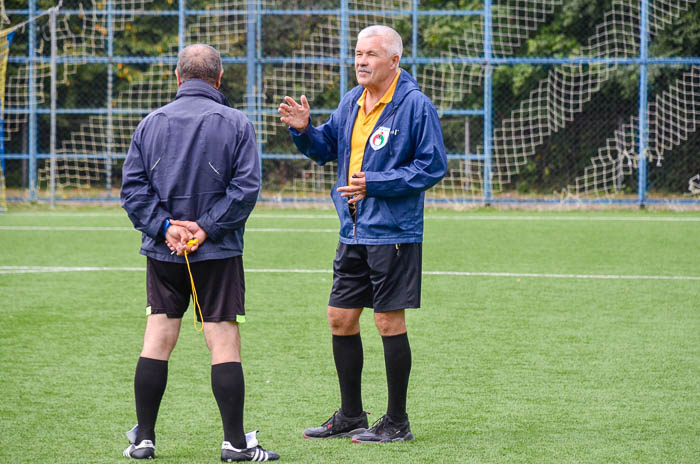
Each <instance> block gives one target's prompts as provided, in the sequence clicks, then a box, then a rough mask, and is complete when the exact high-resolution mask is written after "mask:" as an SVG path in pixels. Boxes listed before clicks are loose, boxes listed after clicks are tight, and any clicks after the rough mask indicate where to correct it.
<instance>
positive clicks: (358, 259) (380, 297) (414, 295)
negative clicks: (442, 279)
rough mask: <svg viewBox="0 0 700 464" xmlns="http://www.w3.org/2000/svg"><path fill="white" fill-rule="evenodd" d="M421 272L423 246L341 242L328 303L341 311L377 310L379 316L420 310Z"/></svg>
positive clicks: (334, 263)
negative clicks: (384, 313)
mask: <svg viewBox="0 0 700 464" xmlns="http://www.w3.org/2000/svg"><path fill="white" fill-rule="evenodd" d="M421 271H422V244H421V243H403V244H401V243H400V244H396V245H347V244H345V243H338V250H337V251H336V254H335V259H334V260H333V289H332V290H331V297H330V300H329V302H328V304H329V305H330V306H335V307H337V308H374V311H375V312H378V313H381V312H386V311H395V310H398V309H406V308H418V307H420V283H421Z"/></svg>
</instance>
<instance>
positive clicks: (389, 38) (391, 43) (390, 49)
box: [357, 25, 403, 58]
mask: <svg viewBox="0 0 700 464" xmlns="http://www.w3.org/2000/svg"><path fill="white" fill-rule="evenodd" d="M377 35H379V36H382V37H384V50H385V51H386V53H387V55H389V56H390V57H392V56H394V55H399V58H401V54H402V53H403V41H402V40H401V36H400V35H399V33H398V32H396V31H395V30H394V29H392V28H390V27H389V26H380V25H374V26H369V27H366V28H364V29H362V30H361V31H360V33H359V34H357V40H360V39H364V38H365V37H374V36H377Z"/></svg>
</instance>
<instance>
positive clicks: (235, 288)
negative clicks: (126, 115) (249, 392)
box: [121, 44, 279, 462]
mask: <svg viewBox="0 0 700 464" xmlns="http://www.w3.org/2000/svg"><path fill="white" fill-rule="evenodd" d="M223 72H224V70H223V66H222V63H221V57H220V55H219V52H218V51H216V50H215V49H214V48H212V47H210V46H208V45H203V44H197V45H191V46H189V47H187V48H185V49H183V50H182V51H181V52H180V54H179V55H178V59H177V70H176V71H175V75H176V77H177V83H178V87H179V88H178V91H177V95H176V96H175V101H173V102H171V103H170V104H168V105H165V106H164V107H162V108H160V109H158V110H156V111H154V112H153V113H151V114H149V115H148V116H146V118H145V119H144V120H143V121H141V123H140V124H139V125H138V127H137V128H136V131H135V132H134V136H133V139H132V142H131V147H130V148H129V154H128V155H127V158H126V160H125V161H124V168H123V184H122V191H121V202H122V207H123V208H124V209H125V210H126V212H127V213H128V215H129V218H130V219H131V221H132V222H133V223H134V227H135V228H136V229H138V230H140V231H141V232H142V233H143V234H142V242H141V254H143V255H146V257H147V265H146V287H147V307H146V314H147V315H148V319H147V322H146V333H145V336H144V342H143V349H142V351H141V356H140V358H139V361H138V364H137V365H136V375H135V377H134V394H135V398H136V416H137V418H138V424H137V425H136V426H135V427H134V428H133V429H132V430H130V431H129V432H127V438H129V441H130V442H131V445H129V447H128V448H127V449H126V450H125V451H124V456H127V457H130V458H135V459H149V458H153V457H154V455H155V441H156V440H155V438H156V436H155V431H154V427H155V423H156V417H157V415H158V408H159V406H160V402H161V398H162V397H163V393H164V391H165V385H166V382H167V374H168V360H169V359H170V354H171V353H172V351H173V349H174V348H175V344H176V343H177V339H178V335H179V333H180V325H181V322H182V317H183V314H184V312H185V311H186V310H187V306H188V305H189V300H190V295H191V292H192V290H191V286H190V281H189V273H188V268H187V264H186V263H185V258H184V257H183V256H182V255H183V254H184V253H185V251H187V252H188V256H187V258H188V259H189V262H190V264H191V268H192V275H193V276H194V282H195V287H196V289H197V295H198V297H199V298H198V299H199V301H200V302H201V318H200V314H197V315H196V317H197V318H198V319H199V320H200V322H201V323H202V326H203V330H204V336H205V338H206V342H207V346H208V347H209V350H210V351H211V386H212V391H213V392H214V397H215V398H216V401H217V403H218V405H219V411H220V413H221V420H222V422H223V428H224V442H223V444H222V450H221V459H222V460H225V461H229V462H230V461H267V460H273V459H279V456H278V455H277V454H276V453H273V452H271V451H266V450H264V449H263V448H262V447H260V446H259V445H258V442H257V438H256V436H255V432H251V433H249V434H245V433H244V432H243V400H244V382H243V370H242V368H241V357H240V348H241V347H240V343H241V340H240V336H239V332H238V323H240V322H244V321H245V308H244V294H245V283H244V280H243V261H242V254H243V232H244V226H245V222H246V219H247V218H248V215H249V214H250V213H251V211H252V210H253V207H254V206H255V202H256V200H257V197H258V192H259V191H260V161H259V158H258V152H257V149H256V143H255V132H254V131H253V126H252V125H251V123H250V122H249V121H248V119H247V118H246V117H245V115H244V114H243V113H241V112H240V111H237V110H235V109H233V108H230V107H229V105H228V102H227V101H226V97H224V95H223V94H222V93H221V92H219V91H218V90H217V89H218V88H219V86H220V85H221V77H222V75H223ZM176 219H177V220H176ZM193 238H196V239H197V243H196V244H194V245H188V244H187V242H188V241H189V240H190V239H193ZM171 251H172V252H171ZM175 252H177V254H175ZM195 309H196V308H195ZM195 325H196V323H195Z"/></svg>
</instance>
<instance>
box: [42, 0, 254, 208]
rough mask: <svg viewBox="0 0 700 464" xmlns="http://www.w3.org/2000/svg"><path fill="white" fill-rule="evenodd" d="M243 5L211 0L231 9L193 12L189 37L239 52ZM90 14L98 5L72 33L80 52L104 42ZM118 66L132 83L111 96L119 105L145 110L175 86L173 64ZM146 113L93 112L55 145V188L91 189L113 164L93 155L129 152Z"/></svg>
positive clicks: (211, 5) (168, 97) (126, 5)
mask: <svg viewBox="0 0 700 464" xmlns="http://www.w3.org/2000/svg"><path fill="white" fill-rule="evenodd" d="M151 1H152V0H131V1H130V0H120V1H119V2H118V3H119V4H118V5H115V8H121V9H125V10H132V9H138V8H142V9H143V8H144V7H145V5H146V3H148V2H151ZM103 3H104V2H96V5H98V7H99V8H104V5H102V6H99V5H101V4H103ZM245 7H246V1H245V0H228V1H223V0H218V1H215V2H208V3H207V6H206V10H217V11H227V12H230V13H231V14H227V15H200V16H193V17H189V18H188V22H187V28H186V31H185V37H186V43H207V44H211V45H212V46H214V47H215V48H217V49H218V50H219V52H220V53H221V54H222V56H232V55H241V54H242V52H241V50H243V49H244V48H245V35H246V22H245V15H244V10H245ZM89 17H92V18H93V19H94V18H102V16H98V15H97V12H96V11H94V10H93V11H91V12H90V13H85V14H83V15H82V19H83V21H84V23H83V24H84V27H85V29H86V30H85V31H82V32H80V33H76V34H74V35H73V38H74V43H75V44H80V46H81V47H83V48H82V49H80V50H81V52H82V53H87V54H89V53H90V52H89V50H86V49H85V47H86V46H87V45H86V44H87V43H88V42H90V40H93V39H94V40H97V43H98V44H99V45H100V46H101V45H102V42H99V40H101V39H99V37H100V35H101V34H102V27H103V26H104V23H103V22H102V21H94V20H93V21H92V23H90V22H88V21H87V20H86V19H84V18H89ZM123 18H128V16H123ZM71 20H74V18H71ZM117 25H119V27H121V28H126V29H128V28H130V27H131V26H130V24H129V22H128V21H127V20H126V19H124V20H123V21H119V22H118V23H117V22H115V27H116V26H117ZM177 47H178V45H177V43H173V44H172V45H171V46H170V48H169V49H168V50H163V56H176V55H177ZM64 51H65V50H64ZM77 51H78V50H77V49H75V48H73V49H70V50H69V51H68V54H74V53H76V52H77ZM93 53H94V52H93ZM116 68H117V74H118V75H119V76H120V77H122V78H125V79H127V81H128V82H129V86H128V88H126V89H125V90H122V91H120V92H118V93H116V95H115V96H114V98H113V104H114V106H115V107H117V108H124V109H139V110H144V113H145V112H147V111H148V110H152V109H155V108H158V107H160V106H163V105H165V104H167V103H169V102H170V101H172V99H173V96H174V95H175V92H176V91H177V82H176V81H175V78H174V75H173V69H174V66H173V65H167V64H163V63H154V64H152V65H149V66H148V67H147V68H146V69H145V70H144V71H139V70H135V69H134V68H131V67H127V66H123V65H121V64H118V65H117V66H116ZM129 73H130V74H129ZM144 115H145V114H140V113H139V114H133V113H132V114H124V113H119V112H115V113H113V114H112V115H111V121H112V124H111V125H110V124H109V123H108V118H107V116H105V115H92V116H89V118H88V121H87V122H86V123H84V124H81V126H80V129H79V130H77V131H74V132H73V133H71V134H70V137H69V139H68V140H65V141H64V142H63V144H62V147H61V148H60V149H59V150H57V154H58V155H59V156H58V157H57V160H56V166H57V169H56V190H57V192H58V194H59V195H60V194H61V193H62V192H63V191H64V190H65V189H69V188H78V189H88V188H90V187H92V186H93V185H94V184H96V183H98V184H99V183H104V181H105V179H106V178H107V176H109V175H111V170H112V166H111V164H110V162H109V161H105V160H104V159H100V158H96V157H94V156H93V155H95V154H98V155H106V154H109V155H114V154H121V155H123V154H125V153H126V152H127V151H128V149H129V144H130V142H131V136H132V134H133V131H134V129H135V128H136V126H137V125H138V123H139V121H140V120H141V119H142V118H143V116H144ZM110 127H111V129H110ZM60 155H70V156H60ZM76 155H78V156H76ZM42 164H43V166H42V167H40V169H39V170H38V180H39V185H40V186H42V187H43V186H48V182H49V176H50V166H49V162H48V161H46V162H44V163H42Z"/></svg>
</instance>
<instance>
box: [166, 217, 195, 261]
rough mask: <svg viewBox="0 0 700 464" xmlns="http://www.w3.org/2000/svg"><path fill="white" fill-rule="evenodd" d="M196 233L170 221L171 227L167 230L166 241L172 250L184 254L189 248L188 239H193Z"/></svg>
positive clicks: (179, 254)
mask: <svg viewBox="0 0 700 464" xmlns="http://www.w3.org/2000/svg"><path fill="white" fill-rule="evenodd" d="M193 237H194V235H192V233H191V232H190V231H189V230H187V229H186V228H185V227H182V226H179V225H177V224H174V223H173V221H170V227H168V230H166V231H165V243H166V244H167V245H168V248H170V250H171V251H174V252H176V253H177V255H178V256H182V255H183V254H184V252H185V249H187V248H188V247H187V241H188V240H190V239H192V238H193Z"/></svg>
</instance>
